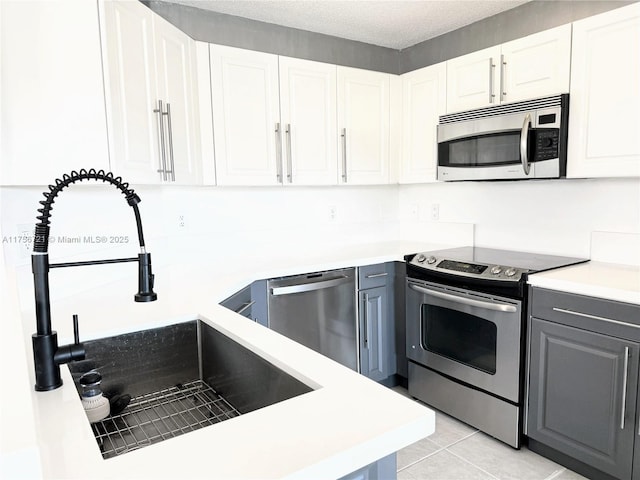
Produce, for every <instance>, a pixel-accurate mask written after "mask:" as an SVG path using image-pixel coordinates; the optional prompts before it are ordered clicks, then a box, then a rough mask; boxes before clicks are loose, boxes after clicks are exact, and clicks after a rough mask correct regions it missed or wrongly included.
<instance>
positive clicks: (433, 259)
mask: <svg viewBox="0 0 640 480" xmlns="http://www.w3.org/2000/svg"><path fill="white" fill-rule="evenodd" d="M427 263H428V264H429V265H433V264H434V263H436V257H434V256H433V255H431V256H430V257H429V258H427Z"/></svg>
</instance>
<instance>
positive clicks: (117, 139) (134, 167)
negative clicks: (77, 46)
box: [99, 1, 201, 185]
mask: <svg viewBox="0 0 640 480" xmlns="http://www.w3.org/2000/svg"><path fill="white" fill-rule="evenodd" d="M99 4H100V13H101V15H100V16H101V22H102V32H103V33H102V34H103V59H104V70H105V83H106V91H107V114H108V119H109V130H110V146H111V152H112V161H111V167H112V169H113V171H114V172H115V173H116V174H117V175H121V176H122V177H123V178H125V179H126V180H127V181H129V182H131V183H150V184H158V183H162V182H166V183H179V184H189V185H192V184H199V183H201V166H200V163H201V157H200V146H199V129H198V123H197V117H198V113H197V110H198V101H197V92H196V90H195V81H196V73H195V63H194V62H195V53H194V51H195V42H194V41H193V40H192V39H191V38H189V37H188V36H187V35H185V34H184V33H182V32H181V31H180V30H178V29H177V28H176V27H174V26H173V25H171V24H169V23H168V22H166V21H165V20H163V19H162V18H160V17H158V16H157V15H156V14H155V13H153V12H152V11H151V10H149V8H147V7H146V6H144V5H143V4H141V3H139V2H128V1H100V3H99ZM169 112H170V113H169Z"/></svg>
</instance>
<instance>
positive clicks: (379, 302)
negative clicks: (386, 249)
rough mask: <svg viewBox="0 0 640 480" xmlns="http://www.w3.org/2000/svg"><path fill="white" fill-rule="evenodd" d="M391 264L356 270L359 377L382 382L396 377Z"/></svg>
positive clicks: (392, 271)
mask: <svg viewBox="0 0 640 480" xmlns="http://www.w3.org/2000/svg"><path fill="white" fill-rule="evenodd" d="M393 278H394V265H393V263H384V264H377V265H368V266H366V267H360V268H359V269H358V289H359V290H358V312H359V313H358V323H359V325H358V327H359V328H358V330H359V342H360V373H362V374H363V375H365V376H367V377H369V378H371V379H372V380H375V381H377V382H381V381H384V380H387V379H389V378H390V377H391V376H393V375H394V374H395V373H396V354H395V352H396V348H395V325H394V318H393Z"/></svg>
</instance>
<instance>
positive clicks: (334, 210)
mask: <svg viewBox="0 0 640 480" xmlns="http://www.w3.org/2000/svg"><path fill="white" fill-rule="evenodd" d="M337 218H338V207H336V206H335V205H331V206H330V207H329V221H330V222H335V221H336V219H337Z"/></svg>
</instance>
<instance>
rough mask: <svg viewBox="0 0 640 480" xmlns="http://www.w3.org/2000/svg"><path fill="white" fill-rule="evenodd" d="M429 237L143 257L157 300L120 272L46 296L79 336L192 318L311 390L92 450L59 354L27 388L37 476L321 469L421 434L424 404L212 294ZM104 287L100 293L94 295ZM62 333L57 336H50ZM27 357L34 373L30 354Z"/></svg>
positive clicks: (387, 252) (339, 472)
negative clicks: (179, 261)
mask: <svg viewBox="0 0 640 480" xmlns="http://www.w3.org/2000/svg"><path fill="white" fill-rule="evenodd" d="M445 247H446V246H445ZM438 248H443V246H442V245H429V244H426V243H385V244H371V245H367V246H358V247H356V246H354V247H352V248H347V249H341V250H340V251H337V252H325V253H324V254H318V255H317V256H314V257H313V258H310V257H305V258H288V259H287V258H273V259H269V260H268V261H262V262H261V263H260V269H259V270H258V269H256V268H254V267H253V262H250V261H248V262H247V264H246V265H244V266H243V265H238V264H237V263H236V264H234V265H233V267H231V266H227V267H228V268H224V267H223V266H207V267H204V266H201V265H199V266H187V267H180V268H172V269H171V270H170V271H168V270H163V269H154V273H155V274H156V287H155V290H156V291H157V292H158V294H159V299H158V301H156V302H153V303H150V304H136V303H134V302H133V301H132V300H131V296H132V295H131V293H132V292H131V288H130V287H131V285H129V284H130V283H131V282H129V281H127V282H126V283H127V285H120V283H123V282H117V283H118V285H112V286H109V287H108V288H100V289H96V291H93V292H87V293H85V294H83V295H81V296H79V297H78V298H68V299H64V300H60V301H58V302H54V303H52V312H54V313H55V318H57V319H58V318H65V317H66V316H67V315H69V316H70V315H71V313H74V312H78V311H80V312H83V313H84V317H85V318H90V321H88V323H89V328H88V329H85V330H88V331H89V333H88V335H83V334H82V332H83V315H81V316H80V319H81V320H80V331H81V338H82V339H89V338H97V337H101V336H108V335H113V334H117V333H125V332H129V331H136V330H141V329H144V328H150V327H154V326H161V325H166V324H171V323H177V322H181V321H187V320H193V319H195V318H200V319H201V320H203V321H204V322H206V323H207V324H209V325H211V326H212V327H214V328H216V329H218V330H220V331H221V332H223V333H224V334H226V335H228V336H229V337H231V338H233V339H234V340H236V341H238V342H239V343H241V344H242V345H244V346H246V347H248V348H250V349H251V350H252V351H254V352H255V353H257V354H258V355H260V356H262V357H264V358H266V359H267V360H269V361H270V362H272V363H273V364H275V365H276V366H278V367H280V368H282V369H283V370H285V371H287V372H288V373H289V374H291V375H293V376H294V377H296V378H298V379H300V380H302V381H303V382H305V383H307V384H308V385H310V386H313V387H314V388H315V390H314V391H313V392H310V393H308V394H305V395H301V396H298V397H295V398H292V399H290V400H286V401H284V402H281V403H278V404H275V405H273V406H269V407H266V408H263V409H260V410H256V411H254V412H251V413H248V414H245V415H242V416H240V417H237V418H234V419H231V420H227V421H225V422H222V423H219V424H216V425H213V426H210V427H207V428H203V429H200V430H198V431H196V432H190V433H188V434H185V435H182V436H179V437H176V438H173V439H170V440H166V441H163V442H161V443H158V444H156V445H152V446H149V447H145V448H142V449H140V450H137V451H134V452H130V453H127V454H125V455H122V456H119V457H116V458H112V459H109V460H103V459H102V456H101V454H100V451H99V449H98V446H97V443H96V441H95V439H94V438H93V434H92V432H91V428H90V425H89V423H88V422H87V420H86V418H85V416H84V412H83V410H82V406H81V403H80V400H79V398H78V394H77V392H76V389H75V387H74V385H73V381H72V379H71V376H70V373H69V371H68V369H67V367H66V366H63V367H62V369H61V370H62V376H63V381H64V385H63V386H62V387H61V388H59V389H57V390H54V391H51V392H35V391H31V392H30V396H31V400H32V402H33V408H34V412H35V425H36V438H37V441H38V447H39V452H40V457H41V462H42V473H43V476H44V477H45V478H83V479H84V478H89V477H92V478H124V477H127V478H196V477H207V478H225V479H226V478H261V479H267V478H301V479H302V478H304V479H310V478H322V479H330V478H339V477H341V476H343V475H346V474H348V473H350V472H352V471H354V470H357V469H358V468H361V467H363V466H365V465H367V464H369V463H371V462H374V461H376V460H378V459H380V458H382V457H384V456H386V455H389V454H392V453H394V452H396V451H397V450H399V449H401V448H404V447H406V446H408V445H410V444H411V443H413V442H415V441H417V440H420V439H422V438H424V437H425V436H428V435H430V434H431V433H433V431H434V429H435V417H434V413H433V411H431V410H429V409H427V408H425V407H423V406H421V405H419V404H418V403H416V402H413V401H411V400H409V399H407V398H405V397H403V396H401V395H399V394H397V393H395V392H393V391H392V390H390V389H387V388H385V387H383V386H381V385H378V384H377V383H375V382H372V381H370V380H369V379H367V378H365V377H364V376H361V375H359V374H357V373H355V372H353V371H351V370H350V369H348V368H346V367H343V366H341V365H339V364H337V363H335V362H333V361H332V360H329V359H328V358H326V357H324V356H322V355H319V354H317V353H316V352H314V351H312V350H310V349H307V348H305V347H303V346H301V345H299V344H297V343H295V342H293V341H291V340H289V339H287V338H285V337H283V336H282V335H279V334H277V333H275V332H273V331H271V330H268V329H266V328H264V327H262V326H260V325H258V324H256V323H255V322H251V321H249V320H247V319H245V318H244V317H241V316H239V315H237V314H235V313H233V312H231V311H229V310H227V309H225V308H222V307H220V306H218V305H217V303H218V302H219V301H221V300H222V299H224V298H226V297H227V296H229V295H230V294H232V293H234V292H235V291H237V290H239V289H240V288H242V287H244V286H246V285H248V284H249V283H250V282H251V281H253V280H255V279H260V278H269V277H275V276H281V275H291V274H296V273H304V272H310V271H319V270H327V269H333V268H340V267H348V266H358V265H368V264H373V263H381V262H386V261H392V260H398V261H401V260H403V255H404V254H408V253H415V252H417V251H424V250H430V249H438ZM112 287H113V288H112ZM105 296H106V298H108V300H109V301H107V302H105V301H104V298H105ZM96 305H99V308H96ZM30 314H31V313H30V312H23V315H30ZM31 318H32V317H31ZM69 318H70V317H69ZM132 318H135V322H132ZM57 323H60V321H58V322H57ZM54 327H56V325H54ZM58 330H60V329H58ZM61 337H62V336H61ZM67 340H68V339H65V338H60V343H61V344H64V343H66V341H67ZM29 368H30V371H31V375H32V376H33V373H32V370H33V368H32V366H31V365H30V366H29ZM32 380H33V379H32Z"/></svg>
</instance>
